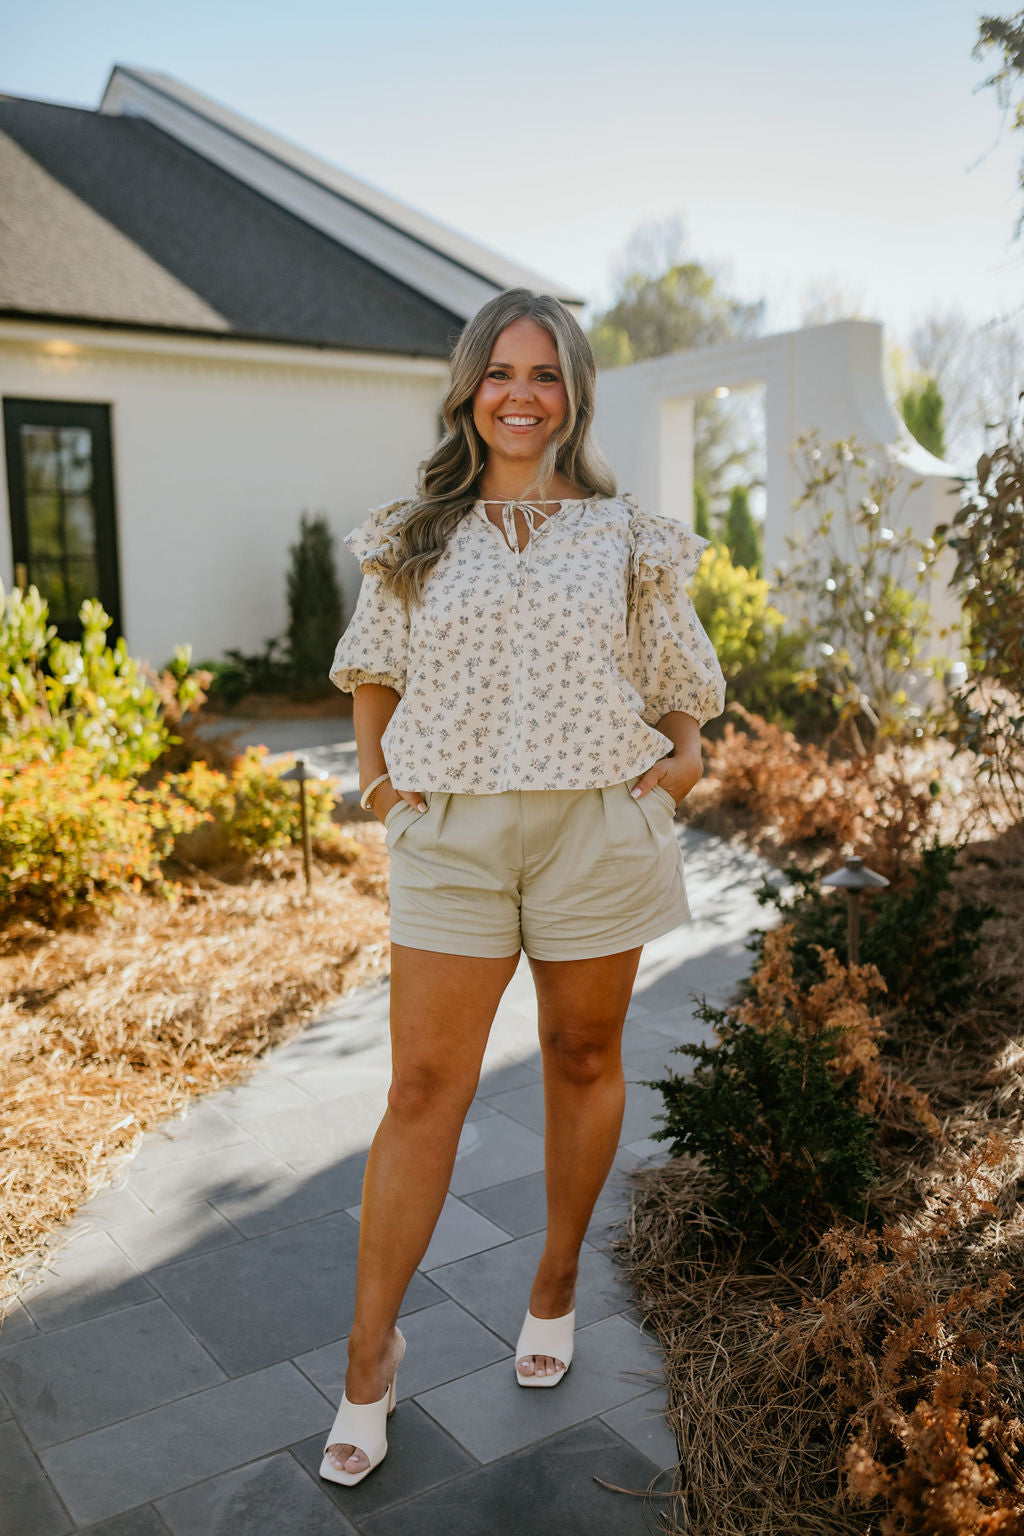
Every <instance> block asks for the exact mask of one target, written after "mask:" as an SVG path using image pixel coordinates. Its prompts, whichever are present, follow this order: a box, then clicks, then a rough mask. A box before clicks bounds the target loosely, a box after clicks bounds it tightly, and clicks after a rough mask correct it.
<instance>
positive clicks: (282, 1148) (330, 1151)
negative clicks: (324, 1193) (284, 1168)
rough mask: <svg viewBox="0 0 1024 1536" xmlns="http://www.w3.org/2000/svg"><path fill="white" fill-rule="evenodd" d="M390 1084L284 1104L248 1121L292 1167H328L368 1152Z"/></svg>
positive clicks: (249, 1127)
mask: <svg viewBox="0 0 1024 1536" xmlns="http://www.w3.org/2000/svg"><path fill="white" fill-rule="evenodd" d="M386 1093H387V1086H386V1084H385V1085H384V1086H383V1087H378V1089H377V1090H376V1091H373V1092H350V1093H348V1094H347V1095H345V1096H344V1097H342V1098H332V1099H326V1100H324V1101H322V1102H319V1103H313V1102H311V1103H309V1104H308V1105H302V1106H300V1107H299V1108H297V1109H284V1110H279V1111H278V1112H277V1113H276V1114H272V1115H264V1116H263V1117H262V1118H261V1119H255V1118H254V1119H252V1120H250V1121H248V1122H247V1124H248V1129H249V1131H250V1132H251V1133H252V1135H253V1136H255V1137H256V1139H257V1140H258V1141H259V1142H261V1143H262V1145H263V1146H265V1147H267V1148H268V1149H269V1151H271V1152H272V1153H273V1154H274V1155H275V1157H279V1158H280V1159H281V1161H282V1162H283V1163H287V1164H288V1166H289V1168H291V1169H294V1170H296V1171H298V1172H302V1171H303V1170H304V1169H307V1168H323V1167H325V1166H327V1165H329V1164H332V1163H334V1162H336V1161H338V1160H339V1159H340V1158H346V1157H351V1156H353V1155H357V1154H359V1153H361V1152H365V1151H366V1149H367V1148H368V1147H369V1145H370V1143H371V1141H372V1140H373V1138H374V1135H375V1134H376V1131H377V1127H378V1125H379V1124H380V1121H381V1116H382V1115H383V1113H384V1109H385V1097H386Z"/></svg>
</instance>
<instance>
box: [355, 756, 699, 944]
mask: <svg viewBox="0 0 1024 1536" xmlns="http://www.w3.org/2000/svg"><path fill="white" fill-rule="evenodd" d="M637 778H639V775H637ZM636 782H637V779H636V778H633V779H627V780H626V781H625V782H624V783H621V784H610V785H605V786H603V787H601V788H599V789H539V790H533V789H531V790H521V789H511V790H505V791H504V792H503V793H501V794H491V795H464V794H456V793H454V792H451V791H448V790H425V791H424V794H423V798H424V800H426V802H427V809H426V811H417V810H415V809H414V808H413V807H412V806H411V805H410V804H409V802H408V800H399V801H397V802H396V804H395V805H393V806H392V807H391V809H390V810H389V811H388V813H387V815H386V816H385V818H384V825H385V827H386V829H387V832H386V842H387V846H388V849H389V851H390V854H391V938H392V940H393V942H394V943H396V944H408V945H410V946H411V947H412V948H414V949H430V950H435V951H438V952H440V953H441V954H446V955H477V956H484V957H488V958H492V959H499V958H501V957H503V956H511V955H515V954H518V953H519V951H520V949H524V950H525V951H526V953H527V955H530V956H532V957H533V958H534V959H537V960H585V959H591V958H592V957H594V956H596V955H611V954H617V953H618V952H619V951H620V950H624V949H635V948H637V947H638V946H639V945H641V944H645V943H646V942H647V941H648V939H655V938H657V937H658V936H659V935H660V934H663V933H668V932H669V931H670V930H671V929H673V928H676V927H678V926H679V924H680V923H685V922H686V921H687V920H688V919H689V916H690V909H689V905H688V903H687V899H686V887H685V884H684V880H683V858H682V851H681V849H680V847H679V844H678V842H677V841H676V836H675V830H674V822H673V818H674V814H675V801H674V800H673V799H672V796H671V795H670V794H669V793H668V791H667V790H665V789H662V788H661V787H660V786H656V787H655V788H654V789H652V790H649V791H648V792H647V794H646V795H643V796H642V797H641V798H640V799H639V800H634V799H633V797H632V796H631V794H630V790H631V789H632V788H633V786H634V784H635V783H636Z"/></svg>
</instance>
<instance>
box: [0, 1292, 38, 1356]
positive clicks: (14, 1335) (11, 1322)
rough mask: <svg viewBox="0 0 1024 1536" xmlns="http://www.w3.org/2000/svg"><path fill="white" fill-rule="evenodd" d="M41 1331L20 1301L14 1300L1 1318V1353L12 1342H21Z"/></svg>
mask: <svg viewBox="0 0 1024 1536" xmlns="http://www.w3.org/2000/svg"><path fill="white" fill-rule="evenodd" d="M38 1332H39V1329H38V1328H37V1327H36V1325H35V1323H34V1322H33V1321H32V1319H31V1318H30V1317H29V1315H28V1313H27V1312H26V1311H25V1308H24V1307H23V1306H22V1304H21V1302H20V1301H13V1302H11V1303H10V1305H9V1306H8V1308H7V1311H6V1312H5V1313H4V1314H3V1317H2V1318H0V1353H2V1352H3V1351H4V1350H5V1349H7V1348H8V1346H9V1345H11V1344H20V1343H21V1341H22V1339H30V1338H32V1337H33V1336H34V1335H35V1334H37V1333H38Z"/></svg>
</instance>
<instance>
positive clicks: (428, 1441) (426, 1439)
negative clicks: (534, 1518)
mask: <svg viewBox="0 0 1024 1536" xmlns="http://www.w3.org/2000/svg"><path fill="white" fill-rule="evenodd" d="M331 1422H332V1420H331V1419H330V1418H329V1419H328V1421H327V1424H326V1425H325V1426H324V1433H322V1434H319V1435H314V1436H312V1437H311V1438H310V1439H309V1440H305V1441H303V1443H302V1444H301V1445H296V1446H293V1447H292V1454H293V1455H294V1456H295V1457H296V1458H297V1459H298V1460H299V1461H300V1462H301V1463H302V1465H303V1466H304V1467H306V1468H307V1469H308V1471H309V1472H310V1474H311V1475H312V1476H313V1477H315V1478H316V1479H317V1482H318V1484H319V1486H320V1487H321V1488H322V1489H323V1491H324V1493H325V1494H326V1495H327V1497H328V1498H329V1499H330V1500H331V1501H332V1503H334V1504H336V1505H337V1507H338V1508H339V1509H340V1510H341V1511H342V1512H343V1513H344V1514H345V1515H346V1516H347V1517H348V1518H349V1519H350V1520H352V1521H354V1522H356V1524H357V1525H358V1526H359V1528H360V1530H363V1529H365V1527H364V1525H363V1521H364V1520H365V1519H366V1518H367V1516H369V1515H372V1514H375V1513H376V1512H377V1511H378V1510H381V1509H385V1508H386V1507H387V1506H388V1505H390V1504H397V1503H400V1502H401V1501H403V1500H406V1499H411V1498H415V1497H416V1495H417V1494H420V1493H422V1492H424V1491H425V1490H426V1489H428V1488H435V1487H437V1486H438V1484H441V1483H444V1484H448V1485H449V1487H448V1493H449V1497H451V1496H452V1495H453V1494H454V1495H455V1496H456V1497H457V1493H456V1490H458V1489H459V1488H461V1486H462V1478H463V1475H464V1474H465V1473H467V1472H472V1471H473V1470H474V1468H475V1467H476V1465H477V1463H476V1462H475V1461H474V1460H473V1458H472V1457H471V1456H469V1455H467V1453H466V1452H465V1451H464V1450H462V1448H461V1447H460V1446H457V1445H456V1444H455V1442H454V1441H453V1440H452V1439H451V1438H450V1437H449V1436H448V1435H446V1434H445V1432H444V1430H443V1429H441V1428H439V1426H438V1425H437V1424H435V1423H434V1421H433V1419H432V1418H430V1416H429V1415H428V1414H426V1413H424V1412H423V1409H422V1408H419V1407H417V1405H416V1404H415V1403H414V1402H412V1401H406V1402H402V1401H401V1400H399V1403H398V1407H397V1408H396V1409H395V1411H394V1413H393V1414H392V1415H391V1417H390V1419H389V1420H388V1453H387V1455H386V1456H385V1458H384V1460H383V1461H382V1462H381V1463H380V1464H379V1465H378V1466H376V1467H374V1469H373V1471H372V1472H371V1473H370V1474H369V1476H368V1477H365V1478H364V1479H363V1481H362V1482H361V1483H357V1484H356V1485H355V1487H354V1488H346V1487H344V1486H343V1485H342V1484H339V1483H332V1482H330V1481H329V1480H327V1479H324V1480H323V1481H321V1480H320V1477H319V1472H320V1464H321V1462H322V1461H323V1451H324V1444H325V1442H326V1439H327V1434H328V1432H329V1431H330V1427H331ZM452 1479H455V1481H454V1482H452V1481H451V1480H452ZM498 1530H499V1531H500V1527H499V1528H498ZM282 1536H283V1533H282ZM478 1536H485V1532H484V1531H483V1530H481V1531H480V1532H479V1533H478ZM486 1536H490V1533H486ZM496 1536H497V1532H496Z"/></svg>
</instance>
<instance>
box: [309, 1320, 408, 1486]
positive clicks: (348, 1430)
mask: <svg viewBox="0 0 1024 1536" xmlns="http://www.w3.org/2000/svg"><path fill="white" fill-rule="evenodd" d="M404 1354H405V1340H404V1339H403V1340H402V1355H404ZM402 1355H399V1357H398V1358H399V1362H401V1358H402ZM397 1401H398V1366H397V1365H396V1366H395V1374H394V1375H393V1376H392V1378H391V1380H390V1382H389V1383H388V1389H387V1391H386V1392H385V1393H384V1396H383V1397H380V1398H378V1399H377V1401H376V1402H375V1403H350V1402H349V1400H348V1398H347V1397H346V1395H345V1393H344V1392H342V1394H341V1407H340V1408H339V1409H338V1412H337V1413H336V1415H335V1418H334V1423H333V1424H332V1425H331V1428H330V1430H329V1432H328V1435H327V1441H326V1444H325V1445H324V1459H323V1462H322V1463H321V1466H320V1476H321V1477H324V1478H326V1479H327V1481H328V1482H330V1483H344V1484H345V1486H346V1487H348V1488H351V1487H353V1486H354V1485H355V1484H356V1483H361V1482H362V1480H363V1478H364V1477H366V1476H367V1474H368V1473H370V1472H372V1471H373V1469H374V1467H379V1466H380V1464H381V1462H382V1461H383V1460H384V1457H385V1456H386V1455H387V1450H388V1436H387V1421H388V1419H389V1418H390V1417H391V1415H392V1414H393V1413H394V1411H395V1405H396V1403H397ZM331 1445H351V1446H354V1447H355V1449H356V1450H357V1451H362V1452H363V1453H364V1455H365V1456H366V1457H367V1459H368V1461H369V1463H370V1465H369V1466H368V1467H364V1468H363V1470H362V1471H361V1472H344V1471H342V1469H341V1468H340V1467H336V1466H335V1465H334V1462H333V1461H331V1459H330V1457H329V1456H328V1454H327V1448H328V1446H331Z"/></svg>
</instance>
